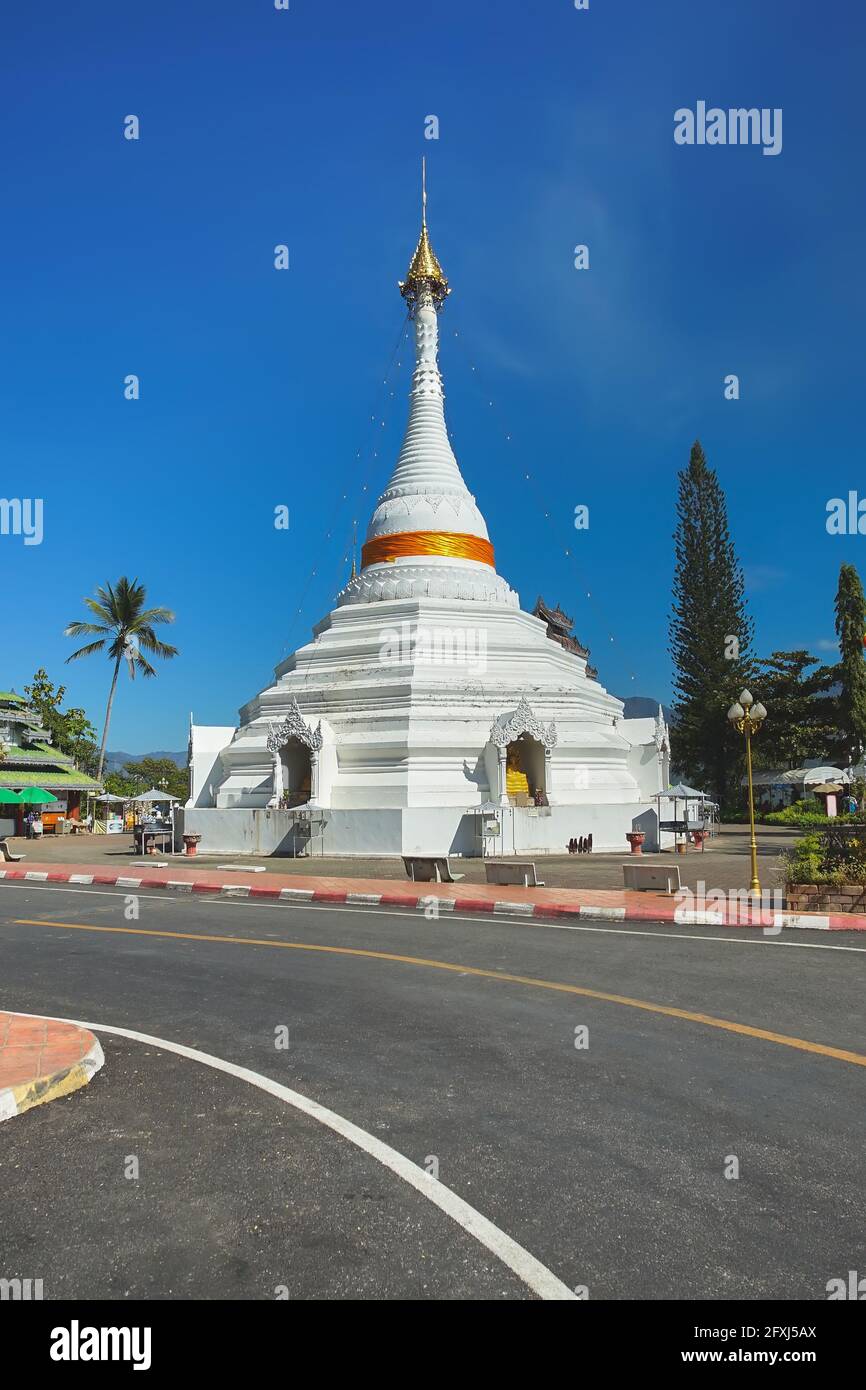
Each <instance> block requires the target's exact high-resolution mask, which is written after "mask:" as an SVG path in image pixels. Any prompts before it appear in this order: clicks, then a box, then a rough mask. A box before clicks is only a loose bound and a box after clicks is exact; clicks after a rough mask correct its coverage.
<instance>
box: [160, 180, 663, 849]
mask: <svg viewBox="0 0 866 1390" xmlns="http://www.w3.org/2000/svg"><path fill="white" fill-rule="evenodd" d="M425 201H426V199H425ZM400 290H401V293H402V295H403V297H404V299H405V300H406V301H407V303H408V305H409V309H410V313H411V315H412V319H413V322H414V331H415V370H414V375H413V378H412V388H411V393H410V404H409V419H408V424H407V427H406V434H405V438H404V441H403V446H402V448H401V450H400V453H399V456H398V458H397V462H396V466H395V468H394V471H393V473H392V475H391V478H390V480H389V481H388V483H387V486H386V487H385V490H384V491H383V492H382V494H381V496H380V498H379V500H378V503H377V505H376V508H375V510H374V512H373V515H372V517H371V518H370V524H369V526H368V528H367V534H366V540H365V544H364V546H363V550H362V555H361V566H360V570H359V572H358V573H357V574H353V576H352V578H351V579H350V580H349V581H348V583H347V584H346V587H345V588H344V589H343V590H342V592H341V593H340V594H339V595H338V596H337V599H336V606H335V608H334V609H333V610H332V611H331V612H330V613H329V614H328V615H327V616H326V617H325V618H323V619H322V621H321V622H320V623H319V624H318V625H317V627H316V628H315V629H314V635H313V640H312V641H311V642H309V643H308V644H307V645H306V646H303V647H301V648H300V649H299V650H298V651H296V652H294V653H293V654H292V655H291V656H289V657H288V658H287V659H286V660H285V661H283V662H281V663H280V665H279V666H278V667H277V668H276V671H275V673H274V683H273V684H272V685H270V686H268V688H267V689H266V690H263V691H261V692H260V693H259V694H258V695H256V696H255V697H254V698H253V699H252V700H250V702H249V703H248V704H247V705H245V706H244V707H243V708H242V709H241V711H240V722H239V725H238V727H237V728H233V727H230V726H226V727H217V728H214V727H209V726H202V725H195V724H192V723H191V726H190V799H189V801H188V802H187V806H186V809H185V812H184V830H185V831H186V832H193V833H198V834H200V835H201V836H202V841H201V849H202V850H203V851H208V850H215V851H220V852H225V853H233V854H237V853H244V852H247V853H258V854H270V853H276V854H287V853H288V854H291V853H295V852H303V850H304V846H305V844H306V845H307V846H309V845H310V844H313V843H314V844H315V845H316V848H317V849H321V851H323V852H324V853H332V854H346V855H365V856H370V855H394V854H443V853H451V854H466V855H468V854H477V853H479V852H480V849H481V843H482V836H481V821H482V816H481V813H480V808H481V807H482V806H487V807H488V808H489V807H490V806H491V805H492V806H495V807H496V808H497V810H496V816H495V819H496V821H497V822H498V824H499V832H498V833H499V837H500V838H499V839H498V841H497V843H498V845H499V846H500V847H501V852H517V853H520V852H528V851H532V852H534V853H543V852H545V851H558V852H560V853H561V852H563V850H564V849H565V847H566V845H567V843H568V841H569V839H571V838H572V837H580V836H586V835H590V834H591V835H592V836H593V847H594V848H595V849H596V850H599V849H601V850H603V849H611V850H617V851H620V852H623V853H625V852H627V848H628V846H627V844H626V839H625V836H626V832H627V831H630V830H632V829H642V830H644V831H645V832H646V835H647V840H646V848H647V849H649V848H652V847H653V845H654V844H655V843H656V842H657V825H658V820H657V809H656V808H657V805H658V803H657V802H656V803H655V804H654V803H653V800H652V799H653V798H654V797H656V796H657V795H658V793H659V792H663V791H664V790H665V789H666V788H667V785H668V776H669V747H668V736H667V729H666V727H665V724H664V718H663V715H662V713H661V710H660V711H659V714H658V717H657V718H656V719H655V720H624V719H623V706H622V703H621V701H619V700H618V699H616V698H615V697H613V696H612V695H609V694H608V693H607V691H606V690H605V689H604V687H603V686H601V685H600V684H599V682H598V680H597V679H595V672H593V671H592V670H591V668H588V667H587V655H588V654H587V653H585V652H584V649H583V648H581V647H580V646H579V644H578V643H577V642H576V641H574V640H570V641H569V640H563V639H562V635H561V633H560V632H558V630H557V629H556V627H555V626H551V625H550V624H549V623H548V622H546V621H544V620H543V619H542V618H541V617H536V616H533V615H531V614H530V613H527V612H524V611H523V610H522V609H521V607H520V600H519V598H518V595H517V594H516V593H515V592H514V590H513V589H511V588H510V587H509V585H508V583H507V581H506V580H505V579H504V578H503V577H502V576H501V575H499V574H498V573H497V570H496V563H495V557H494V550H493V545H492V543H491V540H490V537H489V534H488V530H487V526H486V524H485V521H484V518H483V516H482V515H481V512H480V511H479V509H478V506H477V504H476V501H475V498H474V497H473V496H472V494H471V493H470V492H469V489H468V488H467V486H466V483H465V482H464V479H463V476H462V474H461V471H460V468H459V467H458V464H457V459H456V458H455V456H454V451H453V449H452V447H451V443H450V441H449V437H448V432H447V429H446V425H445V412H444V393H443V389H442V378H441V376H440V372H439V366H438V316H439V313H440V312H441V310H442V307H443V305H444V302H445V299H446V296H447V295H448V294H449V293H450V289H449V286H448V282H447V280H446V278H445V275H444V273H443V271H442V267H441V266H440V264H439V261H438V260H437V258H436V256H435V254H434V252H433V248H432V246H431V244H430V238H429V235H428V230H427V223H426V209H425V212H424V214H422V226H421V236H420V239H419V242H418V246H417V249H416V251H415V255H414V256H413V258H412V262H411V265H410V267H409V271H408V273H407V276H406V279H405V281H403V282H402V283H401V286H400ZM353 568H354V567H353ZM544 611H545V612H547V611H548V610H544ZM551 611H553V612H554V613H557V614H558V610H551ZM488 821H489V817H488ZM311 836H312V839H311V838H310V837H311ZM489 843H490V842H489V840H488V844H489Z"/></svg>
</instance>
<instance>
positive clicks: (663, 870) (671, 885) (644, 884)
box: [622, 858, 680, 893]
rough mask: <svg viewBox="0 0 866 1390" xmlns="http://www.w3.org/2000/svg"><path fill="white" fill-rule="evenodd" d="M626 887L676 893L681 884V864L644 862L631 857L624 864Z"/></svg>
mask: <svg viewBox="0 0 866 1390" xmlns="http://www.w3.org/2000/svg"><path fill="white" fill-rule="evenodd" d="M622 877H623V887H624V888H635V889H637V890H638V891H639V892H645V893H675V892H676V890H677V889H678V888H679V886H680V866H679V864H642V863H641V862H640V860H638V859H636V858H635V859H630V860H629V862H628V863H627V864H623V866H622Z"/></svg>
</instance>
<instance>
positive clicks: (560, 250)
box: [0, 0, 866, 752]
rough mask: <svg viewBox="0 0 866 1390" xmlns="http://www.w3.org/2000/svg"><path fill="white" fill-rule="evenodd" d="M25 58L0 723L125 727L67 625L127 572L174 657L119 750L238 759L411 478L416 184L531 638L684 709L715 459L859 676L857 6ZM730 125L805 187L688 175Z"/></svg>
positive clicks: (10, 348)
mask: <svg viewBox="0 0 866 1390" xmlns="http://www.w3.org/2000/svg"><path fill="white" fill-rule="evenodd" d="M3 31H4V32H3V43H2V46H0V55H2V56H0V77H2V80H0V118H2V126H3V135H4V138H3V156H2V163H3V184H4V205H5V210H4V216H3V235H2V245H3V282H4V288H3V312H4V318H5V329H6V331H5V333H4V335H3V346H2V349H0V354H2V360H0V367H2V370H0V411H2V421H3V449H2V455H0V458H2V463H0V495H2V496H6V497H10V496H40V497H42V498H44V506H45V522H44V525H45V537H44V541H43V543H42V545H40V546H30V547H26V546H24V545H23V544H22V540H21V538H20V537H12V536H0V592H2V594H3V605H4V613H3V618H2V623H0V655H2V662H0V687H9V686H15V688H16V689H18V690H20V689H21V688H22V686H23V685H24V684H25V683H26V682H27V681H28V680H29V679H30V677H31V676H32V674H33V671H34V670H35V669H36V668H37V667H38V666H40V665H42V666H45V667H46V668H47V669H48V671H49V673H50V675H51V676H52V677H53V678H54V679H55V680H57V679H59V680H63V681H65V682H66V683H67V685H68V687H69V696H68V699H69V701H70V702H71V703H74V704H80V705H84V706H85V707H86V708H87V709H88V711H89V712H90V714H91V717H92V718H93V720H94V722H95V723H97V724H99V725H100V726H101V719H102V714H103V710H104V701H105V696H106V693H107V685H108V678H109V667H108V663H107V661H103V660H102V659H98V658H97V659H91V660H89V661H87V662H82V663H78V664H76V665H73V666H64V665H63V662H64V659H65V657H66V655H67V654H68V651H69V649H70V645H71V644H70V643H69V642H68V641H67V640H66V639H65V638H64V637H63V635H62V630H63V627H64V625H65V624H66V623H67V622H68V621H70V620H71V619H72V618H74V617H78V616H79V615H80V610H81V607H82V604H81V598H82V596H83V595H85V594H87V593H91V592H92V591H93V589H94V587H95V586H96V585H97V584H98V583H102V582H104V581H105V580H106V579H115V578H116V577H117V576H118V575H120V574H122V573H126V574H129V575H130V576H133V575H137V576H139V577H140V578H141V579H142V580H143V581H144V582H145V583H146V584H147V586H148V590H149V594H150V597H151V599H152V601H153V602H155V603H161V604H167V605H169V606H170V607H172V608H174V609H175V610H176V612H177V622H176V624H175V626H174V628H173V631H172V636H171V640H173V641H174V642H175V643H176V644H177V645H178V646H179V647H180V649H181V656H180V657H178V658H177V659H175V660H174V661H173V662H171V663H168V664H167V665H165V666H164V667H163V668H162V669H161V671H160V675H159V677H158V679H157V680H156V681H152V682H148V683H145V682H140V683H139V682H136V683H135V685H134V686H131V685H130V684H129V682H128V681H126V680H125V679H124V683H123V685H122V686H121V688H120V691H119V695H118V699H117V702H116V705H115V713H114V718H113V721H112V731H111V736H110V739H109V744H110V746H111V747H114V748H125V749H127V750H129V751H134V752H135V751H146V750H148V749H151V748H155V747H162V748H182V747H183V746H184V744H185V739H186V725H187V720H188V716H189V711H190V710H193V711H194V712H195V717H196V721H197V722H201V723H226V724H230V723H233V722H234V721H235V719H236V715H237V708H238V706H239V705H240V704H241V703H243V702H244V701H245V700H247V699H248V698H249V697H250V696H251V695H252V694H254V693H255V691H256V690H258V689H260V688H261V687H262V686H263V685H265V684H267V683H268V681H269V679H270V674H271V671H272V668H273V666H274V665H275V663H276V662H277V661H278V660H279V659H280V658H281V657H282V656H283V655H285V654H286V653H287V652H289V651H291V650H292V649H293V648H294V647H296V646H297V645H299V644H300V643H301V642H302V641H304V640H306V639H307V638H308V636H309V633H310V629H311V627H312V625H313V623H314V622H316V621H317V620H318V619H319V618H320V617H321V616H322V615H323V614H324V613H325V612H327V610H328V609H329V608H330V607H331V606H332V600H333V595H334V594H335V592H336V591H337V589H338V588H339V587H340V584H341V582H342V580H343V579H344V577H345V575H346V572H347V565H346V562H345V558H344V557H345V556H346V555H347V553H348V547H349V537H350V535H351V522H352V518H353V517H355V516H357V517H358V519H359V523H360V530H361V532H362V533H363V530H364V527H365V525H366V520H367V516H368V514H369V511H370V510H371V508H372V505H373V502H374V500H375V497H376V495H377V494H378V492H379V491H380V490H381V488H382V487H383V486H384V483H385V481H386V479H387V476H388V474H389V471H390V468H391V466H392V464H393V461H394V459H395V457H396V453H397V450H398V448H399V443H400V438H401V433H402V427H403V424H404V421H405V412H406V394H407V391H408V387H409V375H410V359H409V356H408V355H407V354H406V353H405V352H404V353H402V354H401V355H400V356H399V359H398V360H399V361H400V363H401V366H400V368H399V369H397V368H396V366H395V368H394V373H393V375H392V376H391V377H387V369H388V364H389V362H390V360H391V357H392V350H393V347H394V344H395V341H396V340H397V337H398V334H399V331H400V325H401V322H402V318H403V304H402V301H401V299H400V297H399V295H398V292H397V289H396V280H397V279H398V278H400V277H402V275H403V273H404V271H405V268H406V265H407V262H408V259H409V257H410V255H411V253H412V250H413V249H414V244H415V240H416V237H417V231H418V174H419V167H418V166H419V162H420V156H421V155H422V153H424V154H426V155H427V156H428V169H429V175H428V183H429V198H430V201H429V220H430V227H431V234H432V238H433V243H434V246H435V248H436V250H437V252H438V254H439V256H440V259H441V260H442V263H443V265H444V267H445V270H446V273H447V274H448V276H449V278H450V280H451V283H452V285H453V290H454V292H453V294H452V296H451V298H450V300H449V302H448V305H447V307H446V309H445V312H444V314H443V316H442V320H441V329H442V340H443V345H442V353H441V365H442V369H443V373H444V377H445V385H446V391H447V408H448V416H449V424H450V428H451V433H452V436H453V439H454V443H455V448H456V451H457V455H458V458H459V461H460V464H461V467H462V470H463V473H464V476H465V477H466V480H467V482H468V483H469V486H470V488H471V489H472V491H473V492H474V493H475V495H476V497H477V499H478V502H479V504H480V506H481V509H482V511H483V512H484V514H485V516H486V518H487V522H488V526H489V528H490V534H491V537H492V539H493V541H494V544H495V547H496V555H497V567H498V569H499V570H500V572H501V573H503V574H504V575H505V576H506V577H507V578H508V579H509V581H510V582H511V583H512V584H513V585H514V587H516V588H517V589H518V590H519V592H520V594H521V598H522V601H523V605H524V607H531V606H532V604H533V603H534V600H535V598H536V595H537V594H538V593H539V592H540V593H543V594H544V596H545V597H546V598H547V599H548V600H551V601H558V602H559V603H560V604H561V605H562V606H563V607H564V608H565V609H566V610H567V611H568V612H569V613H571V614H573V615H574V617H575V625H576V631H577V633H578V635H579V636H580V637H581V639H582V640H583V641H584V642H586V643H588V644H589V645H590V646H591V648H592V659H593V660H594V661H595V662H597V664H598V666H599V668H600V677H601V680H602V682H603V683H604V684H605V685H606V686H607V687H608V688H609V689H611V690H613V691H615V692H616V693H618V694H620V695H627V694H632V693H636V694H649V695H654V696H657V697H659V698H662V699H667V698H668V697H669V695H670V665H669V659H668V655H667V643H668V624H669V614H670V581H671V574H672V569H673V554H672V542H671V532H672V529H673V524H674V513H673V508H674V500H675V484H676V478H675V475H676V471H677V469H678V468H681V467H682V466H684V464H685V463H686V461H687V459H688V453H689V447H690V445H691V443H692V440H693V439H694V438H695V437H696V436H699V437H700V438H701V440H702V442H703V444H704V447H705V449H706V452H707V455H708V457H709V461H710V463H711V465H712V466H714V467H715V468H716V469H717V470H718V472H719V476H720V479H721V481H722V484H723V486H724V488H725V490H726V492H727V496H728V502H729V509H730V519H731V526H732V531H733V535H734V538H735V542H736V545H737V548H738V552H739V555H740V557H741V559H742V562H743V564H744V566H745V569H746V576H747V581H748V590H749V599H750V604H751V610H752V613H753V616H754V618H755V622H756V629H757V632H756V636H757V646H758V649H759V651H761V652H769V651H770V650H771V649H774V648H791V647H800V646H805V647H809V648H811V649H812V650H813V651H815V652H816V654H818V655H822V656H826V655H827V653H826V652H825V651H822V650H821V644H822V643H825V644H829V643H830V642H832V640H833V617H832V603H833V596H834V593H835V586H836V579H837V575H838V568H839V565H840V564H841V563H842V562H843V561H852V562H854V563H855V564H857V565H858V566H859V567H860V568H861V573H864V574H866V537H857V536H855V537H830V536H828V535H827V533H826V530H825V517H826V504H827V501H828V499H829V498H831V497H834V496H846V495H847V493H848V491H849V489H856V488H858V486H859V488H860V490H861V495H866V470H864V467H863V460H862V443H861V435H862V429H861V415H862V413H863V392H862V384H861V383H862V372H863V352H862V329H861V325H862V321H863V310H864V307H866V303H864V301H866V280H864V271H863V256H862V246H863V242H864V202H866V194H864V184H863V177H862V149H863V145H864V107H863V103H862V97H861V90H862V72H863V69H864V58H866V53H864V49H866V19H864V13H863V10H862V6H859V5H856V4H854V3H853V0H846V3H841V0H829V3H828V2H827V0H825V3H823V4H821V5H820V6H819V5H817V4H815V3H812V2H811V0H809V2H808V3H807V0H761V4H760V5H755V3H754V0H728V2H727V3H726V4H724V5H718V4H713V5H710V4H708V3H703V4H696V3H695V0H665V3H648V2H644V3H638V0H622V2H621V3H614V0H590V8H589V10H588V11H585V12H578V11H575V9H574V7H573V3H572V0H542V3H535V4H533V5H528V4H526V3H525V0H474V2H473V3H472V4H467V3H466V0H461V3H455V0H439V3H436V4H435V5H428V6H416V5H406V4H405V3H403V0H367V2H366V3H365V4H363V5H359V4H356V3H353V2H352V0H331V3H325V0H291V6H290V9H289V11H288V12H283V11H276V10H275V9H274V7H273V4H272V3H271V0H244V3H243V4H241V3H232V4H230V3H226V0H185V3H184V4H183V5H182V6H180V5H178V4H177V3H176V0H172V3H168V0H150V2H149V3H148V4H147V5H146V6H144V5H142V6H124V5H116V4H113V3H112V4H109V3H103V2H102V0H92V2H91V3H89V4H88V5H86V6H76V7H71V6H52V7H50V8H46V7H44V6H38V7H30V8H29V11H23V12H21V11H20V12H19V13H16V14H15V15H14V16H13V15H12V13H11V11H10V12H7V14H6V15H5V17H4V21H3ZM699 99H701V100H705V101H706V102H707V103H708V104H709V105H718V106H720V107H723V108H727V107H733V106H757V107H769V108H776V107H780V108H782V110H783V112H784V118H783V149H782V152H781V153H780V154H779V155H778V156H776V157H767V156H764V155H762V152H761V150H760V148H755V147H739V146H730V147H709V146H704V147H698V146H694V147H684V146H677V145H675V143H674V140H673V129H674V111H675V110H676V109H677V108H679V107H683V106H690V107H692V108H694V106H695V104H696V102H697V101H698V100H699ZM129 114H136V115H137V116H138V117H139V118H140V122H141V134H140V139H139V140H138V141H137V142H133V141H127V140H125V139H124V138H123V120H124V117H125V116H127V115H129ZM430 114H434V115H436V116H437V117H438V119H439V139H438V140H425V138H424V122H425V117H426V116H428V115H430ZM277 243H285V244H287V245H288V247H289V252H290V269H289V270H288V271H287V272H277V271H275V270H274V268H273V248H274V246H275V245H276V244H277ZM578 243H585V244H587V245H588V246H589V248H590V269H589V270H588V271H580V272H579V271H576V270H575V269H574V265H573V260H574V250H573V249H574V247H575V245H576V244H578ZM455 334H456V335H458V336H456V337H455ZM473 367H474V368H475V370H474V371H473V370H472V368H473ZM133 372H134V373H137V374H138V375H139V377H140V380H141V398H140V400H138V401H135V402H130V401H126V400H124V396H123V382H124V378H125V377H126V376H127V374H128V373H133ZM731 372H733V373H737V374H738V375H739V378H740V391H741V397H740V399H739V400H738V401H726V400H725V399H724V395H723V379H724V377H725V375H726V374H727V373H731ZM386 378H387V380H388V385H387V386H383V382H384V381H385V380H386ZM392 392H393V395H392ZM491 402H492V404H491ZM371 417H375V419H373V418H371ZM382 421H384V425H383V424H382V423H381V422H382ZM506 435H510V436H511V439H510V441H506ZM359 451H360V457H359ZM527 473H528V474H530V475H531V481H530V482H527V481H526V478H525V475H526V474H527ZM365 486H366V491H364V487H365ZM343 494H346V501H345V502H344V501H343ZM281 503H284V504H287V505H288V506H289V507H290V509H291V527H290V530H289V531H288V532H287V533H286V532H278V531H275V530H274V528H273V522H272V519H273V509H274V507H275V506H277V505H278V504H281ZM581 503H583V504H587V505H588V506H589V507H590V528H589V530H588V531H584V532H579V533H578V532H576V531H575V530H574V528H573V516H574V508H575V506H576V505H578V504H581ZM545 512H548V513H549V519H546V518H545V515H544V513H545ZM328 531H330V532H331V536H330V538H327V536H326V533H327V532H328ZM567 549H569V550H570V551H571V555H570V556H566V553H565V552H566V550H567ZM313 569H315V571H316V573H315V574H314V575H312V576H311V571H312V570H313ZM587 593H591V595H592V597H591V598H588V597H587ZM299 610H300V611H299ZM611 637H612V638H613V640H612V641H611Z"/></svg>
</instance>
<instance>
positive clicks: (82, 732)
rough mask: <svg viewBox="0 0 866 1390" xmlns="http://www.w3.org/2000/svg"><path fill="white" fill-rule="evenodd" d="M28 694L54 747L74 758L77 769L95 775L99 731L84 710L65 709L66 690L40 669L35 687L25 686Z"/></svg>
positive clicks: (42, 668) (34, 680)
mask: <svg viewBox="0 0 866 1390" xmlns="http://www.w3.org/2000/svg"><path fill="white" fill-rule="evenodd" d="M24 694H25V695H26V697H27V699H28V700H29V701H30V704H31V705H32V706H33V708H34V709H35V710H36V712H37V714H38V715H39V719H40V722H41V724H42V727H43V729H45V731H46V732H47V733H49V734H50V735H51V742H52V744H53V746H54V747H55V748H57V749H58V750H59V751H60V752H61V753H65V754H66V755H67V756H68V757H70V758H72V759H73V761H74V763H75V765H76V767H79V768H81V769H82V770H83V771H85V772H91V773H92V772H93V771H95V766H96V744H95V742H94V740H95V738H96V730H95V728H94V727H93V725H92V724H91V722H90V720H89V719H88V718H87V715H86V714H85V712H84V710H83V709H79V708H77V707H76V706H73V707H72V708H70V709H67V710H64V709H61V705H62V704H63V700H64V697H65V695H66V686H65V685H55V684H54V682H53V681H51V680H49V679H48V672H47V671H46V670H45V668H44V667H42V666H40V668H39V670H38V671H37V672H36V674H35V675H34V677H33V681H32V683H31V684H30V685H25V687H24Z"/></svg>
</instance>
